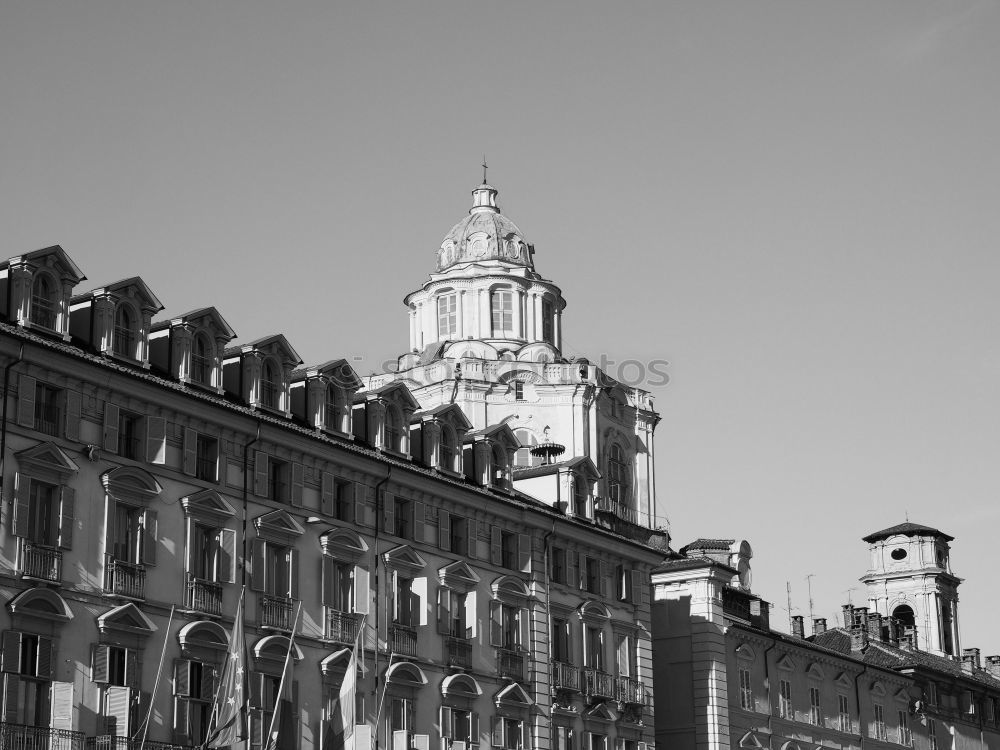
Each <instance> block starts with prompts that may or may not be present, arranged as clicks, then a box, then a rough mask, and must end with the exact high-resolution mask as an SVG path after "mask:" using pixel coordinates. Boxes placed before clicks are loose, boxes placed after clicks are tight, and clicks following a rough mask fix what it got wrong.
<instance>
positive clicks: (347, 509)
mask: <svg viewBox="0 0 1000 750" xmlns="http://www.w3.org/2000/svg"><path fill="white" fill-rule="evenodd" d="M336 491H337V493H338V500H339V502H340V508H339V509H338V510H337V513H340V511H341V510H343V512H344V516H345V517H344V518H341V519H340V520H341V521H352V522H354V523H359V524H360V523H361V520H359V519H358V516H357V503H356V501H355V494H354V482H341V483H340V484H339V485H338V486H337V488H336ZM362 520H363V519H362Z"/></svg>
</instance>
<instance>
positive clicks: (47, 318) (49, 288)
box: [31, 272, 59, 331]
mask: <svg viewBox="0 0 1000 750" xmlns="http://www.w3.org/2000/svg"><path fill="white" fill-rule="evenodd" d="M58 314H59V289H58V287H57V286H56V284H55V282H54V281H53V280H52V279H51V277H50V276H49V275H48V274H46V273H37V272H36V273H35V278H34V280H33V281H32V283H31V322H32V323H34V324H35V325H36V326H41V327H42V328H48V329H49V330H50V331H54V330H56V321H57V319H58Z"/></svg>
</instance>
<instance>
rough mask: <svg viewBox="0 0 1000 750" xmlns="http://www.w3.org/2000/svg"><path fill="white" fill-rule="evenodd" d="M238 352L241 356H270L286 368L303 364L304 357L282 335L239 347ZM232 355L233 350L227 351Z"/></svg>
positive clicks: (264, 337)
mask: <svg viewBox="0 0 1000 750" xmlns="http://www.w3.org/2000/svg"><path fill="white" fill-rule="evenodd" d="M238 350H239V353H240V354H251V353H253V352H260V353H262V354H267V355H270V356H272V357H275V358H276V359H278V361H280V362H281V363H282V364H283V365H284V366H286V367H295V366H296V365H298V364H300V363H301V362H302V357H300V356H299V353H298V352H297V351H295V349H293V348H292V345H291V344H289V343H288V339H286V338H285V336H284V334H281V333H275V334H272V335H270V336H263V337H261V338H259V339H255V340H254V341H250V342H249V343H246V344H243V345H242V346H239V347H238ZM232 353H233V352H232V350H230V349H227V350H226V356H230V355H231V354H232Z"/></svg>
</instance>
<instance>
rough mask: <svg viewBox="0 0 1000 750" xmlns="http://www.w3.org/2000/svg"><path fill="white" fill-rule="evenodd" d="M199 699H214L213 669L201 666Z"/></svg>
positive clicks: (204, 665) (205, 665)
mask: <svg viewBox="0 0 1000 750" xmlns="http://www.w3.org/2000/svg"><path fill="white" fill-rule="evenodd" d="M201 697H202V698H203V699H204V698H215V667H210V666H208V665H207V664H202V666H201Z"/></svg>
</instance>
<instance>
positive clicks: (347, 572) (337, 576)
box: [323, 557, 354, 612]
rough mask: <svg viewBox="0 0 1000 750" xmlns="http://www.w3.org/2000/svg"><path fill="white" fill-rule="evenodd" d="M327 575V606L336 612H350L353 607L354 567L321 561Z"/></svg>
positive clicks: (325, 559)
mask: <svg viewBox="0 0 1000 750" xmlns="http://www.w3.org/2000/svg"><path fill="white" fill-rule="evenodd" d="M323 564H324V565H325V566H326V575H327V587H328V589H327V602H326V604H327V606H329V607H330V608H332V609H335V610H337V611H338V612H350V611H352V609H353V607H354V566H353V565H351V564H349V563H342V562H337V561H336V560H333V559H331V558H329V557H326V558H324V559H323Z"/></svg>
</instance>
